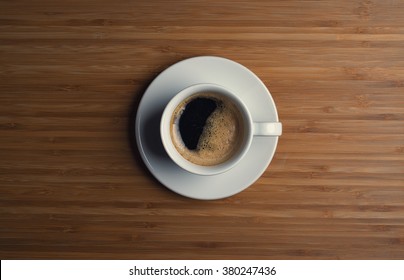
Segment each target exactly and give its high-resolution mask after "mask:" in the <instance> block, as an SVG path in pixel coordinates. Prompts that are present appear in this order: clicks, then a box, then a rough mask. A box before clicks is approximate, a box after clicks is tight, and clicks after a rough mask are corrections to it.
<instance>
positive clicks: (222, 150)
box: [160, 83, 282, 175]
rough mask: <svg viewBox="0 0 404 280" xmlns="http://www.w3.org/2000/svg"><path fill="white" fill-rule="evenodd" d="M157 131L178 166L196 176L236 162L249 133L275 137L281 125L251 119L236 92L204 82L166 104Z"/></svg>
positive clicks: (225, 168) (246, 145) (249, 138)
mask: <svg viewBox="0 0 404 280" xmlns="http://www.w3.org/2000/svg"><path fill="white" fill-rule="evenodd" d="M251 109H253V108H251ZM160 134H161V140H162V143H163V146H164V148H165V150H166V152H167V154H168V155H169V157H170V158H171V159H172V160H173V161H174V162H175V163H176V164H177V165H178V166H180V167H181V168H183V169H184V170H187V171H188V172H191V173H194V174H198V175H216V174H220V173H223V172H225V171H228V170H229V169H231V168H232V167H234V166H235V165H236V164H237V163H238V162H240V160H241V159H242V158H243V157H244V156H245V155H246V153H247V152H248V150H249V148H250V146H251V143H252V140H253V137H277V136H280V135H281V134H282V124H281V123H280V122H255V121H254V120H253V119H252V117H251V114H250V111H249V108H247V106H246V105H245V104H244V102H243V101H242V100H241V99H240V98H239V97H238V96H237V95H236V94H235V93H233V92H232V91H230V90H229V89H227V88H225V87H223V86H220V85H216V84H208V83H203V84H195V85H192V86H189V87H187V88H185V89H183V90H181V91H180V92H179V93H177V94H176V95H175V96H174V97H173V98H172V99H171V100H170V101H169V102H168V104H167V105H166V107H165V109H164V112H163V114H162V117H161V123H160Z"/></svg>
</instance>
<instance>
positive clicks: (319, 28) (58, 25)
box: [0, 0, 404, 259]
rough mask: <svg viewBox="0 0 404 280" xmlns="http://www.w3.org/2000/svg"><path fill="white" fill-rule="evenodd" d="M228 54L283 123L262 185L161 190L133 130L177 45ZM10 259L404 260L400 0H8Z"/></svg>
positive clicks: (189, 51) (3, 93) (4, 165)
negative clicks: (200, 196) (191, 195)
mask: <svg viewBox="0 0 404 280" xmlns="http://www.w3.org/2000/svg"><path fill="white" fill-rule="evenodd" d="M199 55H215V56H222V57H226V58H229V59H232V60H235V61H237V62H239V63H241V64H243V65H245V66H246V67H248V68H249V69H251V70H252V71H253V72H255V73H256V74H257V75H258V76H259V77H260V78H261V79H262V81H263V82H264V83H265V84H266V86H268V88H269V90H270V91H271V93H272V96H273V98H274V100H275V102H276V104H277V109H278V113H279V117H280V121H281V122H282V123H283V129H284V133H283V135H282V137H281V138H280V140H279V144H278V149H277V152H276V154H275V157H274V159H273V161H272V163H271V164H270V166H269V167H268V169H267V170H266V171H265V173H264V174H263V175H262V177H261V178H260V179H258V181H256V182H255V183H254V184H253V185H252V186H251V187H249V188H248V189H247V190H245V191H243V192H241V193H240V194H237V195H235V196H233V197H230V198H227V199H223V200H216V201H198V200H192V199H188V198H185V197H181V196H179V195H177V194H175V193H172V192H171V191H169V190H168V189H166V188H165V187H164V186H162V185H161V184H160V183H159V182H158V181H157V180H155V179H154V178H153V176H152V175H151V174H150V173H149V171H148V170H147V168H146V167H145V165H144V164H143V162H142V160H141V158H140V156H139V152H138V151H137V150H136V147H135V146H134V142H133V135H132V134H131V133H130V131H131V130H130V129H129V128H130V127H131V125H132V124H133V118H134V115H135V112H136V109H137V106H138V104H139V101H140V98H141V97H142V95H143V92H144V90H145V89H146V88H147V86H148V85H149V83H150V82H151V81H152V80H153V79H154V78H155V77H156V75H158V74H159V73H160V72H161V71H162V70H164V69H165V68H166V67H168V66H169V65H171V64H173V63H175V62H178V61H180V60H182V59H185V58H189V57H193V56H199ZM0 257H1V259H403V258H404V1H399V0H392V1H385V0H383V1H382V0H380V1H376V0H373V1H372V0H366V1H357V0H354V1H347V0H343V1H336V0H335V1H334V0H325V1H282V0H276V1H256V0H254V1H246V0H240V1H211V0H209V1H151V0H149V1H129V0H115V1H106V0H91V1H90V0H85V1H78V0H77V1H59V0H58V1H50V0H43V1H28V0H21V1H4V0H2V1H0Z"/></svg>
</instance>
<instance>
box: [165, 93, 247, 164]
mask: <svg viewBox="0 0 404 280" xmlns="http://www.w3.org/2000/svg"><path fill="white" fill-rule="evenodd" d="M171 127H172V129H171V138H172V140H173V143H174V145H175V147H176V149H177V150H178V152H179V153H180V154H181V155H182V156H183V157H184V158H186V159H187V160H189V161H191V162H193V163H195V164H198V165H216V164H220V163H222V162H225V161H226V160H228V159H229V158H231V157H232V156H233V155H234V154H235V153H236V152H237V151H238V149H239V146H240V142H241V141H242V138H243V125H242V117H241V115H240V113H239V111H238V109H237V107H236V106H235V105H234V104H233V103H232V101H230V100H228V99H227V98H224V97H222V96H221V95H218V94H217V93H215V92H202V93H197V94H195V95H193V96H191V97H189V98H187V99H185V100H184V101H183V102H182V103H181V104H180V105H179V106H178V107H177V108H176V109H175V111H174V114H173V117H172V119H171Z"/></svg>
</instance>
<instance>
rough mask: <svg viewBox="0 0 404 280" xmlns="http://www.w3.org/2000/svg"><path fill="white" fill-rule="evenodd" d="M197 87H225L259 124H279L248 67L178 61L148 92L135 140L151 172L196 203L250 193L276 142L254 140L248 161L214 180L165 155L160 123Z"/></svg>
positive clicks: (221, 60)
mask: <svg viewBox="0 0 404 280" xmlns="http://www.w3.org/2000/svg"><path fill="white" fill-rule="evenodd" d="M198 83H214V84H218V85H222V86H224V87H226V88H228V89H230V90H232V91H233V92H234V93H236V94H237V95H238V96H239V97H240V98H241V99H242V100H243V101H244V102H245V104H246V105H247V107H248V108H249V109H250V113H251V116H252V118H253V121H255V122H277V121H278V114H277V111H276V106H275V103H274V101H273V99H272V97H271V95H270V93H269V91H268V89H267V88H266V87H265V85H264V83H263V82H262V81H261V80H260V79H259V78H258V77H257V76H256V75H255V74H254V73H252V72H251V71H250V70H248V69H247V68H246V67H244V66H242V65H240V64H238V63H236V62H234V61H231V60H228V59H225V58H221V57H213V56H200V57H194V58H190V59H186V60H183V61H180V62H178V63H176V64H174V65H172V66H170V67H169V68H167V69H166V70H164V71H163V72H162V73H161V74H160V75H159V76H157V77H156V78H155V79H154V80H153V82H152V83H151V84H150V86H149V87H148V88H147V90H146V92H145V93H144V95H143V97H142V100H141V102H140V104H139V108H138V111H137V116H136V141H137V145H138V148H139V151H140V154H141V156H142V159H143V160H144V162H145V164H146V166H147V168H148V169H149V170H150V172H151V173H152V174H153V175H154V176H155V177H156V178H157V180H159V181H160V182H161V183H162V184H163V185H165V186H166V187H167V188H169V189H170V190H172V191H174V192H176V193H178V194H181V195H183V196H186V197H190V198H195V199H220V198H225V197H229V196H232V195H234V194H236V193H238V192H241V191H242V190H244V189H246V188H247V187H248V186H250V185H251V184H252V183H254V182H255V181H256V180H257V179H258V178H259V177H260V176H261V175H262V173H264V171H265V170H266V168H267V167H268V165H269V163H270V162H271V160H272V157H273V155H274V153H275V149H276V145H277V143H278V137H259V136H254V139H253V142H252V145H251V147H250V150H249V151H248V153H247V154H246V156H245V157H244V158H243V159H242V160H241V161H240V162H239V163H238V164H237V166H235V167H233V168H232V169H231V170H229V171H227V172H225V173H222V174H219V175H213V176H202V175H195V174H192V173H189V172H187V171H185V170H183V169H182V168H180V167H178V166H177V165H176V164H175V163H174V162H173V161H172V160H171V159H170V158H169V157H168V155H167V153H166V152H165V150H164V147H163V144H162V142H161V139H160V130H159V128H160V118H161V115H162V112H163V110H164V108H165V106H166V104H167V103H168V102H169V100H170V99H171V98H172V97H173V96H174V95H175V94H176V93H178V92H179V91H181V90H182V89H184V88H186V87H188V86H191V85H193V84H198Z"/></svg>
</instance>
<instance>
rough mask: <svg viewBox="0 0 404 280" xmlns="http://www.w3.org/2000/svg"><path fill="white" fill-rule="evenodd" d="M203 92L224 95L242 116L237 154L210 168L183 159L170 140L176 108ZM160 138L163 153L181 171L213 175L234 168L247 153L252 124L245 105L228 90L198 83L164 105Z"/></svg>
mask: <svg viewBox="0 0 404 280" xmlns="http://www.w3.org/2000/svg"><path fill="white" fill-rule="evenodd" d="M203 90H211V91H215V92H217V93H218V94H222V95H225V96H226V97H227V98H230V99H231V100H232V101H233V103H234V104H235V105H236V106H237V107H238V109H239V110H240V111H241V114H242V116H243V121H244V125H245V126H246V129H244V134H243V138H244V139H243V143H242V145H241V148H240V150H239V152H238V153H237V154H236V155H234V156H232V157H231V158H230V159H229V160H227V161H225V162H223V163H220V164H217V165H210V166H203V165H197V164H195V163H192V162H190V161H188V160H187V159H185V158H183V157H182V155H181V154H180V153H179V152H178V151H177V149H176V148H175V146H174V144H173V143H172V140H171V136H170V135H171V128H170V126H171V116H172V113H173V112H174V110H175V109H176V108H177V106H178V105H179V104H180V103H181V102H182V101H183V100H184V99H186V98H188V97H190V96H192V95H194V94H197V93H198V92H201V91H203ZM160 137H161V140H162V143H163V146H164V149H165V151H166V152H167V154H168V156H169V157H170V158H171V159H172V160H173V161H174V162H175V163H176V164H177V165H178V166H179V167H181V168H182V169H184V170H186V171H188V172H191V173H194V174H197V175H215V174H220V173H223V172H225V171H228V170H229V169H231V168H232V167H234V166H235V165H236V164H237V163H238V162H239V161H240V160H241V159H242V158H243V157H244V156H245V154H246V153H247V151H248V149H249V147H250V145H251V142H252V138H253V122H252V118H251V115H250V112H249V111H248V109H247V107H246V105H245V104H244V103H243V102H242V101H241V99H240V98H239V97H238V96H237V95H236V94H235V93H233V92H232V91H230V90H229V89H227V88H225V87H223V86H221V85H217V84H212V83H199V84H194V85H191V86H188V87H186V88H184V89H182V90H181V91H179V92H178V93H177V94H176V95H175V96H174V97H173V98H172V99H171V100H170V101H169V102H168V103H167V105H166V107H165V109H164V111H163V114H162V117H161V122H160Z"/></svg>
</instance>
